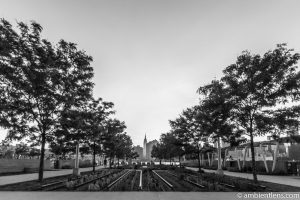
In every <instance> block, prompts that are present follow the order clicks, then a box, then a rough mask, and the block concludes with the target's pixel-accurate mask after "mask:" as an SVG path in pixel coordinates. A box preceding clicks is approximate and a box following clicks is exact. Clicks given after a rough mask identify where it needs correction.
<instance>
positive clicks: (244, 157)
mask: <svg viewBox="0 0 300 200" xmlns="http://www.w3.org/2000/svg"><path fill="white" fill-rule="evenodd" d="M247 153H248V147H247V146H246V147H245V150H244V155H243V169H244V168H245V166H246V155H247Z"/></svg>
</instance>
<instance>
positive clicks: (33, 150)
mask: <svg viewBox="0 0 300 200" xmlns="http://www.w3.org/2000/svg"><path fill="white" fill-rule="evenodd" d="M40 155H41V151H40V150H39V149H37V148H35V147H31V148H30V150H29V154H28V156H30V157H31V158H33V157H36V156H40Z"/></svg>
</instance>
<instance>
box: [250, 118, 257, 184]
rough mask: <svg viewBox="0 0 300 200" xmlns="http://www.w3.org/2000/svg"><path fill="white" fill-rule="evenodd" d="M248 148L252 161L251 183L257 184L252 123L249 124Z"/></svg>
mask: <svg viewBox="0 0 300 200" xmlns="http://www.w3.org/2000/svg"><path fill="white" fill-rule="evenodd" d="M250 148H251V161H252V174H253V181H254V183H257V182H258V181H257V174H256V163H255V152H254V141H253V133H252V121H251V124H250Z"/></svg>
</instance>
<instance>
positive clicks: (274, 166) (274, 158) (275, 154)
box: [272, 141, 279, 172]
mask: <svg viewBox="0 0 300 200" xmlns="http://www.w3.org/2000/svg"><path fill="white" fill-rule="evenodd" d="M278 147H279V142H278V141H276V147H275V151H274V156H273V166H272V172H274V171H275V168H276V164H277V157H278Z"/></svg>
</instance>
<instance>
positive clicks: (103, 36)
mask: <svg viewBox="0 0 300 200" xmlns="http://www.w3.org/2000/svg"><path fill="white" fill-rule="evenodd" d="M0 17H2V18H5V19H6V20H8V21H10V22H11V23H12V24H13V25H16V22H17V21H23V22H26V23H29V22H30V21H31V20H34V21H36V22H38V23H40V24H41V25H42V26H43V32H42V36H43V37H44V38H46V39H48V40H49V41H51V42H53V43H57V42H58V41H59V40H60V39H64V40H66V41H70V42H74V43H77V44H78V48H79V49H83V50H85V51H86V52H87V54H89V55H91V56H92V57H93V59H94V61H93V62H92V64H91V65H92V66H93V67H94V72H95V77H94V79H93V80H94V83H95V88H94V96H95V97H102V98H103V99H104V100H106V101H111V102H113V103H114V104H115V107H114V108H115V110H116V118H118V119H119V120H122V121H125V123H126V125H127V133H128V134H129V135H130V136H131V137H132V140H133V143H134V144H135V145H142V143H143V139H144V136H145V133H146V134H147V139H148V141H149V140H153V139H159V137H160V134H161V133H165V132H167V131H169V130H170V127H169V122H168V120H172V119H175V118H176V117H177V116H179V114H180V113H181V112H182V110H183V109H186V108H187V107H191V106H193V105H196V104H197V103H198V101H199V95H198V94H197V93H196V90H197V89H198V88H199V87H200V86H203V85H204V84H208V83H210V82H211V81H212V80H213V79H214V78H217V79H218V78H220V77H221V76H222V70H223V69H224V68H225V67H227V66H228V65H230V64H232V63H234V62H235V60H236V58H237V56H238V55H239V54H241V52H242V51H243V50H250V51H251V52H252V53H260V54H263V53H264V52H266V51H268V50H271V49H274V48H275V46H276V44H278V43H288V47H290V48H294V49H295V51H297V52H300V23H299V21H300V1H298V0H272V1H271V0H251V1H246V0H219V1H216V0H206V1H201V0H181V1H179V0H88V1H84V0H81V1H79V0H51V1H49V0H48V1H46V0H26V1H24V0H19V1H17V0H9V1H7V0H0ZM0 134H1V135H0V139H3V138H4V137H5V133H4V131H3V130H2V131H1V132H0Z"/></svg>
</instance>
